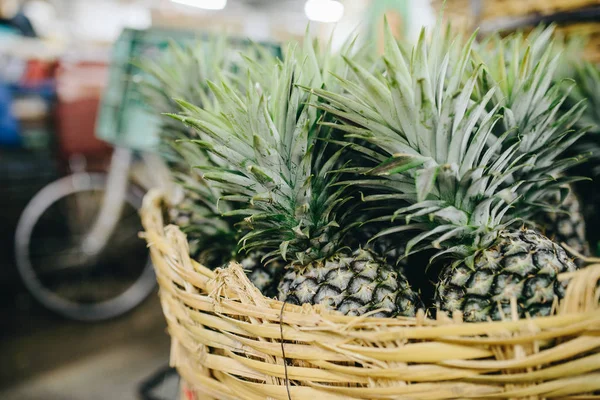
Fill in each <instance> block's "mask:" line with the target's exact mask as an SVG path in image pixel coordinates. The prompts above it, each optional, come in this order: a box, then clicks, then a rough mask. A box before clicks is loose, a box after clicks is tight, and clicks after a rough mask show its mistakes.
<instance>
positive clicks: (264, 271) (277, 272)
mask: <svg viewBox="0 0 600 400" xmlns="http://www.w3.org/2000/svg"><path fill="white" fill-rule="evenodd" d="M263 257H264V254H263V253H261V252H256V251H255V252H252V253H250V254H247V255H246V256H243V257H238V260H237V261H238V262H239V263H240V264H241V265H242V268H243V269H244V272H245V273H246V276H248V279H250V281H251V282H252V283H253V284H254V286H256V287H257V288H258V290H260V292H261V293H262V294H263V295H264V296H266V297H276V296H277V287H278V285H279V282H280V281H281V276H282V275H283V272H284V265H283V263H282V261H281V260H270V262H268V263H267V264H265V262H263Z"/></svg>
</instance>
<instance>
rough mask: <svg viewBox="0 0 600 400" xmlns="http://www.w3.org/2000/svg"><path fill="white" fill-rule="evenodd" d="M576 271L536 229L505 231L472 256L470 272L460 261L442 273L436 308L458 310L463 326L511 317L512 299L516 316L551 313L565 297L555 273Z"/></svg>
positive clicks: (552, 243)
mask: <svg viewBox="0 0 600 400" xmlns="http://www.w3.org/2000/svg"><path fill="white" fill-rule="evenodd" d="M576 269H577V266H576V265H575V264H574V263H573V261H572V260H571V259H570V258H569V257H568V256H567V254H566V252H565V250H564V249H563V248H562V247H560V246H559V245H557V244H556V243H554V242H552V241H551V240H550V239H548V238H546V237H545V236H543V235H541V234H539V233H537V232H536V231H533V230H530V229H521V230H503V231H500V232H499V233H498V236H497V238H496V240H495V241H494V243H492V245H491V246H489V247H488V248H486V249H484V250H481V251H479V252H478V253H477V254H476V255H475V259H474V268H473V269H471V268H469V267H468V266H467V265H466V264H465V263H464V261H461V262H459V263H458V264H456V263H455V264H454V265H449V266H446V267H445V268H444V269H443V270H442V273H441V279H440V283H439V284H438V286H437V290H436V303H437V307H438V310H441V311H445V312H448V313H450V314H452V313H453V312H454V311H462V313H463V319H464V320H465V321H467V322H478V321H485V320H487V319H488V318H491V319H492V320H501V319H503V314H504V316H506V318H510V317H511V316H512V314H511V298H515V299H516V305H517V312H518V314H519V317H525V315H529V316H531V317H535V316H546V315H550V314H551V312H552V307H553V303H554V300H555V299H559V300H560V299H562V298H563V297H564V293H565V285H566V283H564V282H559V281H558V279H557V276H558V274H560V273H564V272H572V271H575V270H576Z"/></svg>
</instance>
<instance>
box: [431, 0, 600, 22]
mask: <svg viewBox="0 0 600 400" xmlns="http://www.w3.org/2000/svg"><path fill="white" fill-rule="evenodd" d="M479 1H480V7H481V9H480V16H479V17H480V20H481V21H488V20H493V19H496V18H508V17H522V16H526V15H532V14H536V15H550V14H554V13H558V12H565V11H572V10H577V9H580V8H585V7H591V6H597V5H599V4H600V1H599V0H479ZM444 2H445V5H444ZM432 5H433V8H434V9H435V10H436V11H437V12H439V11H440V10H442V9H443V10H444V12H445V13H449V14H452V15H465V16H466V15H473V14H474V11H475V7H474V6H473V0H433V1H432Z"/></svg>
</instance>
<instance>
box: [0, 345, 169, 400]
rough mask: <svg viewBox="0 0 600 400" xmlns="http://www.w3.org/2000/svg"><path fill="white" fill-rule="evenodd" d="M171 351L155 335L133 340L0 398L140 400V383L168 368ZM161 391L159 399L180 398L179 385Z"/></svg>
mask: <svg viewBox="0 0 600 400" xmlns="http://www.w3.org/2000/svg"><path fill="white" fill-rule="evenodd" d="M168 351H169V347H168V343H167V341H165V340H164V338H161V337H158V336H156V335H153V336H150V337H148V338H141V339H139V340H135V341H130V342H127V343H123V344H121V345H119V346H115V347H110V348H107V349H106V350H103V351H100V352H98V353H95V354H92V355H89V356H87V357H85V358H83V359H81V360H79V361H76V362H73V363H70V364H67V365H64V366H61V367H59V368H56V369H54V370H52V371H49V372H46V373H43V374H41V375H39V376H36V377H33V378H31V379H28V380H26V381H24V382H21V383H20V384H18V385H17V386H15V387H12V388H9V389H7V390H6V391H4V392H0V399H4V400H107V399H115V400H116V399H122V400H130V399H131V400H134V399H140V397H139V395H138V387H139V384H140V383H141V382H143V381H144V380H146V379H147V378H148V377H149V376H151V375H152V374H154V373H155V372H156V371H157V370H159V369H160V368H162V367H164V366H165V365H166V363H167V362H168ZM160 389H161V393H160V394H159V396H160V397H159V398H160V399H165V400H166V399H173V400H175V399H177V390H178V388H177V386H176V385H174V384H170V385H168V387H166V385H165V387H161V388H160Z"/></svg>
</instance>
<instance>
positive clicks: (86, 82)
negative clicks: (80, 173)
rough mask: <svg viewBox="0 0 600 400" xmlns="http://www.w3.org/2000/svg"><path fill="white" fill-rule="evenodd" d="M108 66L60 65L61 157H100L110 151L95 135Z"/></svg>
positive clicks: (58, 118) (57, 112) (59, 118)
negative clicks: (78, 155) (81, 155)
mask: <svg viewBox="0 0 600 400" xmlns="http://www.w3.org/2000/svg"><path fill="white" fill-rule="evenodd" d="M107 74H108V65H106V64H104V63H90V62H80V63H73V64H61V65H60V67H59V68H58V71H57V76H56V82H57V86H56V93H57V98H58V99H57V100H58V101H57V106H56V116H57V121H56V125H57V136H58V146H59V149H60V152H61V155H62V156H63V157H66V158H69V157H70V156H72V155H75V154H83V155H85V156H86V157H101V158H103V157H104V156H106V155H108V154H110V150H111V147H110V146H109V145H108V144H107V143H106V142H103V141H101V140H98V139H97V138H96V135H95V127H96V118H97V115H98V108H99V105H100V96H101V94H102V91H103V90H104V87H105V86H106V83H107V78H108V76H107Z"/></svg>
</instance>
